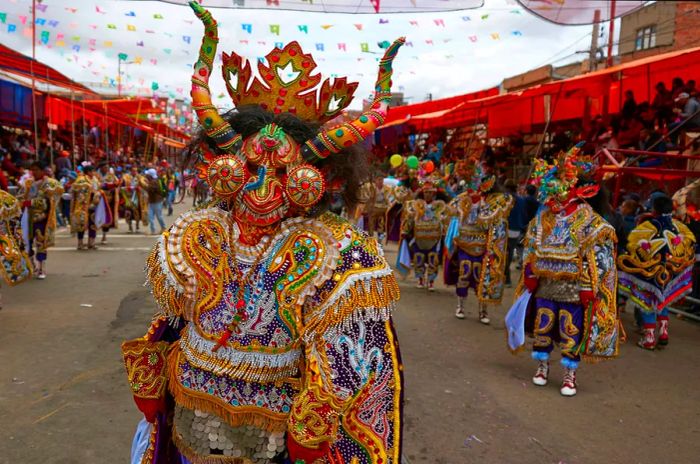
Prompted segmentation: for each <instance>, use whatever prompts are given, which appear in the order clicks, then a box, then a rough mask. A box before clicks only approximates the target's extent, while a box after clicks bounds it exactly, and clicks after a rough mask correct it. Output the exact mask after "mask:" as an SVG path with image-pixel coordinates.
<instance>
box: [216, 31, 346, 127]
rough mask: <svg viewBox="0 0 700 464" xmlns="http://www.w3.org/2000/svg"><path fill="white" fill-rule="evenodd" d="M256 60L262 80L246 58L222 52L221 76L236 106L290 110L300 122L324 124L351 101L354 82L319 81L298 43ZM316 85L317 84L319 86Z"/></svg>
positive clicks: (275, 50) (277, 111) (284, 111)
mask: <svg viewBox="0 0 700 464" xmlns="http://www.w3.org/2000/svg"><path fill="white" fill-rule="evenodd" d="M265 59H266V61H267V63H269V64H265V63H263V62H259V63H258V72H259V74H260V76H261V77H262V79H263V82H261V81H260V80H259V79H258V78H257V77H252V79H251V76H252V74H253V70H252V66H251V63H250V61H248V60H245V59H244V58H243V57H241V56H240V55H238V54H236V53H233V54H231V55H228V54H226V53H224V54H223V62H224V65H223V68H222V70H223V75H224V80H225V81H226V88H227V89H228V93H229V95H230V96H231V100H233V103H234V104H235V105H236V106H243V105H258V106H260V107H261V108H263V109H264V110H267V111H270V112H272V113H275V114H280V113H292V114H294V115H296V116H297V117H298V118H299V119H302V120H304V121H314V122H320V123H324V122H327V121H329V120H331V119H333V118H335V117H336V116H338V115H339V114H340V113H341V112H342V111H343V110H344V109H345V108H346V107H347V106H348V105H349V104H350V102H351V101H352V98H353V95H354V93H355V90H356V89H357V83H355V82H351V83H349V82H348V81H347V78H345V77H341V78H336V79H334V80H333V82H332V83H331V79H325V80H323V82H321V79H322V77H321V75H320V74H314V70H315V69H316V62H315V61H314V59H313V57H312V56H311V55H310V54H307V53H304V51H303V50H302V48H301V46H300V45H299V43H298V42H291V43H289V44H287V46H285V47H284V48H283V49H279V48H275V49H274V50H272V51H271V52H270V53H268V54H267V56H266V57H265ZM319 84H320V85H319Z"/></svg>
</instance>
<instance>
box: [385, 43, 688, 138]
mask: <svg viewBox="0 0 700 464" xmlns="http://www.w3.org/2000/svg"><path fill="white" fill-rule="evenodd" d="M697 75H700V47H697V48H690V49H686V50H679V51H675V52H669V53H664V54H660V55H656V56H652V57H648V58H643V59H640V60H635V61H630V62H628V63H624V64H621V65H618V66H613V67H610V68H607V69H603V70H600V71H595V72H592V73H588V74H582V75H580V76H576V77H572V78H570V79H564V80H560V81H554V82H550V83H547V84H541V85H537V86H534V87H530V88H528V89H525V90H522V91H519V92H512V93H507V94H502V95H495V94H494V93H495V91H496V89H489V90H485V91H484V92H486V93H487V94H490V95H483V96H481V97H478V98H472V99H470V100H460V99H461V98H464V97H465V96H458V97H450V98H444V99H441V100H434V101H431V102H425V103H419V104H415V105H408V106H402V107H396V108H392V109H390V110H389V116H388V118H387V124H388V125H393V124H392V121H397V120H399V121H400V120H402V119H403V120H404V121H402V122H406V123H408V124H410V125H411V126H414V128H415V129H418V130H429V129H434V128H452V127H462V126H465V125H469V124H473V123H475V122H484V123H487V124H488V133H489V136H490V137H501V136H507V135H511V134H513V133H515V132H517V131H523V132H526V133H527V132H532V128H533V126H541V125H543V124H545V123H546V122H547V117H548V115H549V117H550V119H551V121H552V122H554V123H556V122H561V121H567V120H572V119H581V118H583V117H584V116H585V113H586V112H588V114H589V115H591V116H595V115H596V114H602V113H604V112H605V108H604V104H605V102H606V101H607V112H608V113H611V114H614V113H619V112H620V109H621V108H622V105H623V103H624V93H625V91H627V90H632V91H633V92H634V95H635V99H636V101H637V103H640V102H643V101H648V102H651V101H652V100H653V99H654V94H655V92H654V86H655V85H656V84H657V83H658V82H664V83H666V87H667V88H670V84H671V80H672V79H673V78H674V77H677V76H680V77H681V78H684V79H687V78H689V77H692V76H697ZM477 93H478V92H477ZM469 95H474V94H469ZM460 102H464V104H463V105H461V106H456V105H457V104H458V103H460ZM449 108H452V111H448V112H446V113H444V114H442V115H441V116H440V117H436V118H433V119H431V120H430V121H429V122H426V121H422V122H418V121H420V119H419V120H418V121H416V122H417V123H416V124H413V122H412V119H413V118H415V116H416V115H421V114H425V113H431V112H435V111H439V110H445V109H449ZM409 116H413V117H409Z"/></svg>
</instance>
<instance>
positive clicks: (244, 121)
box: [185, 105, 370, 214]
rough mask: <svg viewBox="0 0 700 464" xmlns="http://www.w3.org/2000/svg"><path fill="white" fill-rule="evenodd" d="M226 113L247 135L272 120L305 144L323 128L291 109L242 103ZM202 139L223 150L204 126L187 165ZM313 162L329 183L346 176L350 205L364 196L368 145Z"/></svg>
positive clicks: (323, 205)
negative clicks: (284, 110)
mask: <svg viewBox="0 0 700 464" xmlns="http://www.w3.org/2000/svg"><path fill="white" fill-rule="evenodd" d="M222 116H223V118H224V119H225V120H226V121H228V123H229V124H230V125H231V127H232V128H233V130H234V131H235V132H236V133H237V134H240V135H241V136H242V137H243V138H244V139H245V138H247V137H249V136H251V135H254V134H256V133H257V132H259V131H260V130H261V129H262V128H263V127H265V126H267V125H268V124H271V123H275V124H277V125H278V126H280V127H281V128H282V129H284V132H285V133H286V134H287V135H289V136H290V137H292V139H294V140H295V141H296V142H297V143H299V144H300V145H303V144H304V142H306V141H307V140H310V139H312V138H314V137H316V135H317V134H318V132H319V130H320V129H321V126H320V125H319V124H314V123H310V122H306V121H302V120H301V119H299V118H298V117H296V116H294V115H293V114H291V113H282V114H273V113H270V112H269V111H266V110H264V109H262V108H260V107H259V106H257V105H248V106H242V107H240V108H237V109H233V110H231V111H228V112H227V113H225V114H223V115H222ZM202 142H204V143H206V145H207V146H208V147H209V149H210V150H211V151H212V153H221V151H220V150H219V149H218V147H217V146H216V144H215V143H214V142H213V140H211V139H210V138H209V137H207V136H206V134H205V133H204V131H203V130H202V131H200V133H199V134H198V135H197V136H196V137H195V138H193V139H192V141H191V143H190V145H189V146H188V147H187V148H186V149H185V166H188V167H192V166H194V164H196V161H197V155H198V154H199V153H200V150H201V149H200V145H201V144H202ZM313 164H314V166H316V167H317V168H319V169H320V170H321V171H322V172H324V173H327V178H326V181H327V185H333V184H334V181H335V180H336V179H341V180H342V186H343V190H342V192H341V195H342V197H343V201H344V203H345V205H346V206H347V207H348V209H352V208H353V207H354V206H355V205H357V203H358V202H359V199H360V198H359V193H360V192H359V190H360V186H361V185H362V184H363V183H365V182H367V181H368V180H369V178H370V171H369V164H368V162H367V150H366V149H365V148H363V147H362V146H360V145H354V146H352V147H349V148H345V149H344V150H343V151H341V152H340V153H337V154H334V155H331V156H329V157H328V158H326V159H324V160H319V161H317V162H315V163H313ZM331 195H332V194H331V193H330V192H328V191H326V193H325V195H324V197H323V199H322V200H321V201H320V202H319V203H318V205H316V206H315V207H314V209H313V211H312V213H313V214H320V213H322V212H324V211H326V210H327V209H328V208H329V207H330V204H331V200H332V198H331Z"/></svg>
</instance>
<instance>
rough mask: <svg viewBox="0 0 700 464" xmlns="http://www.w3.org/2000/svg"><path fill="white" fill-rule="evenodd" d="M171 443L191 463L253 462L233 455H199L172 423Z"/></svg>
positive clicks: (226, 463)
mask: <svg viewBox="0 0 700 464" xmlns="http://www.w3.org/2000/svg"><path fill="white" fill-rule="evenodd" d="M172 436H173V443H175V446H176V447H177V449H178V451H180V454H182V455H183V456H185V457H186V458H187V460H188V461H190V462H191V463H192V464H253V461H251V460H250V459H248V458H235V457H233V456H222V455H214V454H210V455H208V456H200V455H199V454H197V453H195V452H194V450H193V449H192V448H190V446H189V445H188V444H187V443H185V441H184V440H183V439H182V436H181V435H180V434H179V433H178V431H177V429H176V428H175V425H174V424H173V435H172Z"/></svg>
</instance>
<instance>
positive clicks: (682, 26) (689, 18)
mask: <svg viewBox="0 0 700 464" xmlns="http://www.w3.org/2000/svg"><path fill="white" fill-rule="evenodd" d="M698 46H700V3H699V2H655V3H652V4H651V5H648V6H646V7H644V8H641V9H639V10H636V11H634V12H632V13H629V14H627V15H625V16H623V17H622V19H621V23H620V39H619V46H618V54H619V56H620V60H621V62H623V63H626V62H628V61H633V60H637V59H640V58H646V57H649V56H653V55H658V54H660V53H667V52H671V51H675V50H682V49H686V48H692V47H698Z"/></svg>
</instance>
